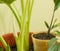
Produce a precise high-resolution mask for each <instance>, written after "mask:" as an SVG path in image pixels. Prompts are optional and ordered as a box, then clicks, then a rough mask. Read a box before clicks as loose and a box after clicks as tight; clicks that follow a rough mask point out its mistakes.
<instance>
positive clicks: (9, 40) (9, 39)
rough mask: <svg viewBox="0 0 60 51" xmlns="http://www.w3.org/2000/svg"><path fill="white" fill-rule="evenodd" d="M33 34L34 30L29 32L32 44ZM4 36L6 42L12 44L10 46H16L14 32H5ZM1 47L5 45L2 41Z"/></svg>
mask: <svg viewBox="0 0 60 51" xmlns="http://www.w3.org/2000/svg"><path fill="white" fill-rule="evenodd" d="M17 34H18V35H19V34H20V32H18V33H17ZM32 34H33V32H30V33H29V44H32V37H31V35H32ZM2 36H3V38H4V40H5V41H6V43H7V44H9V45H10V47H14V46H15V45H16V43H15V39H14V35H13V33H8V34H4V35H2ZM0 47H3V45H2V43H1V42H0ZM3 48H4V47H3Z"/></svg>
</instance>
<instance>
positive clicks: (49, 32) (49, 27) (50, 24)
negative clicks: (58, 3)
mask: <svg viewBox="0 0 60 51" xmlns="http://www.w3.org/2000/svg"><path fill="white" fill-rule="evenodd" d="M54 13H55V10H54V11H53V15H52V19H51V23H50V27H49V29H48V36H49V34H50V30H51V27H52V23H53V19H54Z"/></svg>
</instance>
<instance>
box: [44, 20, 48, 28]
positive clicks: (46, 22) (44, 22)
mask: <svg viewBox="0 0 60 51" xmlns="http://www.w3.org/2000/svg"><path fill="white" fill-rule="evenodd" d="M44 23H45V25H46V27H47V28H48V29H49V25H48V23H47V22H46V21H45V22H44Z"/></svg>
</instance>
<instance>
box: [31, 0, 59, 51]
mask: <svg viewBox="0 0 60 51" xmlns="http://www.w3.org/2000/svg"><path fill="white" fill-rule="evenodd" d="M54 4H55V6H54V10H53V15H52V19H51V23H50V25H48V23H47V22H46V21H45V22H44V23H45V25H46V27H47V28H48V31H47V32H39V33H35V34H33V35H32V39H33V44H34V51H47V50H48V46H49V45H48V42H49V41H50V39H52V38H55V37H56V35H55V34H53V33H52V32H51V31H52V29H53V28H56V27H58V26H60V23H56V21H57V19H55V20H54V13H55V11H56V10H57V9H58V7H59V5H60V0H54Z"/></svg>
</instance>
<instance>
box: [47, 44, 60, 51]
mask: <svg viewBox="0 0 60 51" xmlns="http://www.w3.org/2000/svg"><path fill="white" fill-rule="evenodd" d="M59 48H60V43H57V44H53V45H52V46H51V47H50V48H49V49H48V51H59V50H60V49H59Z"/></svg>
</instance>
